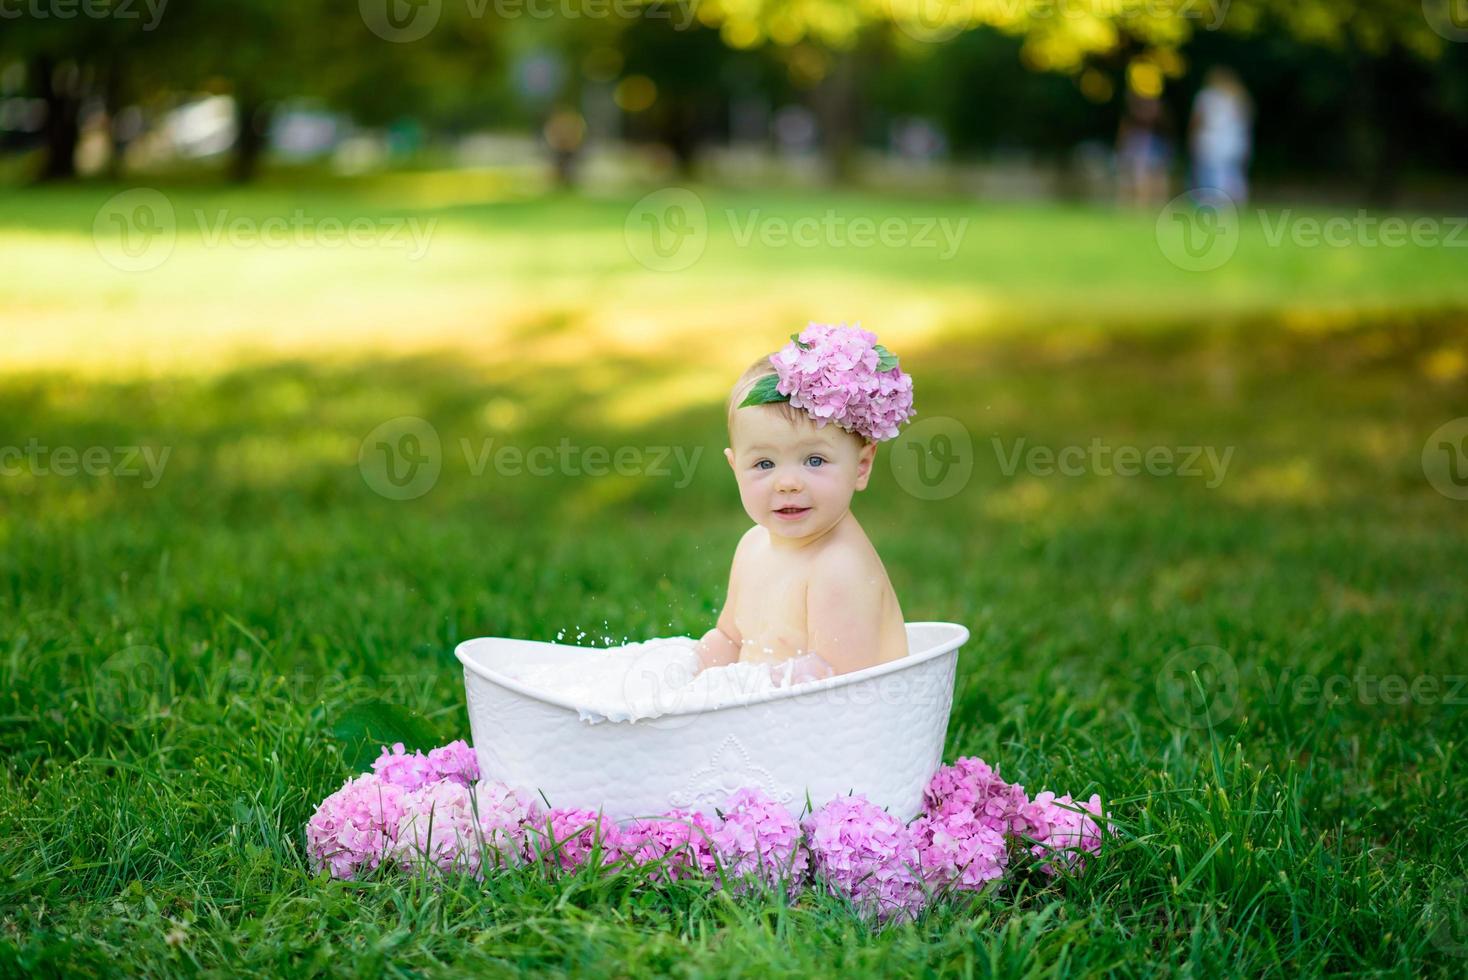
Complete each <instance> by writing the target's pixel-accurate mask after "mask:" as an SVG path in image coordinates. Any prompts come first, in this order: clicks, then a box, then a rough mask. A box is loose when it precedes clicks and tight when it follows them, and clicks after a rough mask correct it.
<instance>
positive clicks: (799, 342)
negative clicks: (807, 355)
mask: <svg viewBox="0 0 1468 980" xmlns="http://www.w3.org/2000/svg"><path fill="white" fill-rule="evenodd" d="M790 339H791V340H793V341H795V346H796V347H799V348H800V349H801V350H810V344H807V343H806V342H805V341H803V340H801V339H800V334H798V333H793V334H791V335H790Z"/></svg>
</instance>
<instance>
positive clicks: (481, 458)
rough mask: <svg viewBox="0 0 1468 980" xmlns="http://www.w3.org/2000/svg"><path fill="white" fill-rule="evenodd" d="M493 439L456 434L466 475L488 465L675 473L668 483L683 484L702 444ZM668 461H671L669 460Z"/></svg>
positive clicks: (523, 471)
mask: <svg viewBox="0 0 1468 980" xmlns="http://www.w3.org/2000/svg"><path fill="white" fill-rule="evenodd" d="M494 443H495V441H494V439H492V438H490V439H484V440H483V441H481V442H480V443H479V445H478V446H475V445H474V444H473V443H472V442H470V441H469V440H468V439H460V440H459V446H460V448H461V449H462V450H463V453H464V461H465V463H467V464H468V467H469V474H470V475H471V476H481V475H483V473H484V471H485V470H486V469H487V468H489V467H490V466H491V465H493V467H494V471H495V473H497V474H498V475H500V476H521V475H527V476H592V477H599V476H608V475H610V474H612V473H615V474H617V475H618V476H652V477H659V478H661V477H666V476H674V475H675V474H674V470H675V469H676V471H677V473H676V479H674V481H673V486H674V487H676V488H677V489H679V490H682V489H683V488H684V487H686V486H688V484H689V482H691V481H692V479H693V471H694V470H695V469H697V468H698V460H699V457H700V456H702V455H703V447H702V446H694V447H693V450H692V452H688V451H686V450H685V447H683V446H617V447H615V448H609V447H607V446H578V445H576V444H575V443H573V442H571V440H570V439H569V438H567V437H565V436H562V437H561V440H560V441H559V442H558V443H556V445H555V446H554V447H551V446H548V445H538V446H530V447H528V448H526V449H521V448H520V447H519V446H514V445H501V446H498V447H497V446H495V444H494ZM670 463H671V464H672V466H671V467H670V465H669V464H670Z"/></svg>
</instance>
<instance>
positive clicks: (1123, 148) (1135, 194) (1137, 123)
mask: <svg viewBox="0 0 1468 980" xmlns="http://www.w3.org/2000/svg"><path fill="white" fill-rule="evenodd" d="M1171 163H1172V140H1171V138H1170V136H1169V135H1168V119H1167V110H1166V108H1165V107H1164V106H1163V104H1162V101H1161V100H1160V99H1157V98H1154V97H1153V96H1150V95H1143V94H1142V93H1140V92H1137V91H1135V90H1132V91H1128V92H1127V96H1126V110H1125V111H1124V112H1123V113H1122V117H1121V126H1120V127H1119V128H1118V129H1117V132H1116V166H1117V180H1118V184H1117V193H1118V196H1119V197H1120V199H1121V203H1123V204H1130V205H1134V206H1136V207H1143V208H1145V207H1152V206H1153V205H1156V204H1160V203H1161V202H1162V201H1164V200H1166V199H1167V170H1168V166H1169V165H1170V164H1171Z"/></svg>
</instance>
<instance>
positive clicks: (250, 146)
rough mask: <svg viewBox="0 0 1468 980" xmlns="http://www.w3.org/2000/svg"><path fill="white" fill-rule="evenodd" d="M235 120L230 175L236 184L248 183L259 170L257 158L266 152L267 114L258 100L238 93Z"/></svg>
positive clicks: (268, 118)
mask: <svg viewBox="0 0 1468 980" xmlns="http://www.w3.org/2000/svg"><path fill="white" fill-rule="evenodd" d="M235 120H236V128H237V132H236V135H235V140H234V160H233V161H232V163H231V164H230V171H229V176H230V179H231V180H233V181H234V182H235V183H236V184H248V183H249V182H250V181H252V180H254V179H255V174H256V172H257V171H258V170H259V166H260V157H261V155H262V154H263V153H264V151H265V132H266V127H267V125H268V124H269V122H270V115H269V113H268V112H267V111H266V110H265V108H264V106H262V105H261V103H260V100H258V99H255V98H252V97H250V96H247V95H242V94H238V93H237V94H236V95H235Z"/></svg>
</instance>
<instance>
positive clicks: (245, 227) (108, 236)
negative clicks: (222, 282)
mask: <svg viewBox="0 0 1468 980" xmlns="http://www.w3.org/2000/svg"><path fill="white" fill-rule="evenodd" d="M188 214H190V215H191V217H192V219H193V224H194V226H195V229H196V230H197V232H198V238H199V241H200V242H202V243H203V245H204V247H205V248H218V247H220V246H225V247H229V248H234V249H248V248H328V249H331V248H343V247H347V248H374V249H378V248H380V249H395V250H400V251H405V252H407V257H408V259H409V261H417V260H418V259H421V258H422V257H423V256H424V255H426V254H427V252H428V247H429V245H430V243H431V240H432V237H433V233H434V230H435V229H436V228H437V227H438V219H437V218H428V219H426V220H425V219H422V218H419V217H417V216H416V215H407V216H390V215H383V216H374V217H368V216H366V215H358V216H357V217H354V218H338V217H334V216H330V215H328V216H325V217H316V216H313V215H311V214H308V213H307V212H306V211H305V210H303V209H301V208H296V209H295V210H293V211H292V212H290V213H289V214H276V215H266V216H264V217H260V216H257V215H243V214H238V213H236V212H232V211H230V210H229V209H228V208H218V209H215V210H213V211H207V210H205V209H203V208H194V209H192V211H191V212H188ZM179 224H180V216H179V214H178V212H177V211H176V210H175V209H174V206H173V202H172V200H170V199H169V197H168V196H167V195H166V194H164V193H163V192H161V191H158V190H155V189H153V188H151V187H135V188H133V189H131V190H126V191H122V192H121V193H119V194H114V195H113V196H112V197H110V198H108V199H107V201H106V202H105V203H104V204H103V205H102V206H101V207H100V208H98V209H97V214H96V217H95V218H94V219H93V221H92V242H93V244H94V245H96V248H97V254H99V255H100V256H101V257H102V260H103V261H105V262H106V263H107V264H108V265H110V266H112V267H113V268H115V269H118V270H120V271H122V272H147V271H149V270H151V269H156V268H158V267H159V266H160V265H162V264H163V263H164V262H166V261H168V258H169V256H170V255H172V254H173V249H174V245H175V244H176V243H177V240H178V232H179Z"/></svg>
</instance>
